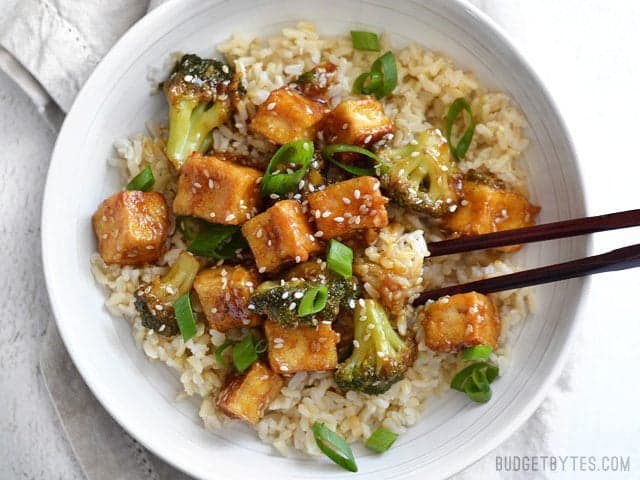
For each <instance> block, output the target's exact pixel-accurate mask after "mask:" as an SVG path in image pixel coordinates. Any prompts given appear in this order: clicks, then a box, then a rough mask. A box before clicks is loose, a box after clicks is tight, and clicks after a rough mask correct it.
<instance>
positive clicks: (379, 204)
mask: <svg viewBox="0 0 640 480" xmlns="http://www.w3.org/2000/svg"><path fill="white" fill-rule="evenodd" d="M307 199H308V200H309V207H310V209H311V213H312V214H313V216H314V218H315V222H316V227H317V229H318V234H320V232H322V234H320V235H321V236H322V238H325V239H330V238H334V237H346V236H349V235H350V234H353V233H355V232H357V231H358V230H365V229H370V228H382V227H385V226H386V225H387V224H388V223H389V218H388V217H387V209H386V207H385V205H386V204H387V202H388V201H389V200H388V199H387V198H385V197H384V196H382V194H381V193H380V181H379V180H378V179H377V178H374V177H356V178H352V179H351V180H347V181H345V182H338V183H334V184H333V185H330V186H328V187H327V188H325V189H324V190H321V191H317V192H314V193H311V194H309V195H308V196H307Z"/></svg>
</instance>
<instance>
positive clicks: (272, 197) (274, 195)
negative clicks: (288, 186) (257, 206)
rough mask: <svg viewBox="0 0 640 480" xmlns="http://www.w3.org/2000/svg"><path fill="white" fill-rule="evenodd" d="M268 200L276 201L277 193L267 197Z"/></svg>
mask: <svg viewBox="0 0 640 480" xmlns="http://www.w3.org/2000/svg"><path fill="white" fill-rule="evenodd" d="M269 198H270V199H271V200H277V199H279V198H280V195H278V194H277V193H272V194H271V195H269Z"/></svg>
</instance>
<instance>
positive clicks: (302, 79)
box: [296, 70, 316, 83]
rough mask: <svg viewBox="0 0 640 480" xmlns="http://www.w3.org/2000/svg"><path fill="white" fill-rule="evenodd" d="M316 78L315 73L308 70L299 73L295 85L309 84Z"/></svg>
mask: <svg viewBox="0 0 640 480" xmlns="http://www.w3.org/2000/svg"><path fill="white" fill-rule="evenodd" d="M315 78H316V72H314V71H313V70H308V71H306V72H304V73H301V74H300V75H299V76H298V78H297V79H296V83H311V82H313V81H314V80H315Z"/></svg>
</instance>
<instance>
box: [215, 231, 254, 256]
mask: <svg viewBox="0 0 640 480" xmlns="http://www.w3.org/2000/svg"><path fill="white" fill-rule="evenodd" d="M248 247H249V243H248V242H247V239H246V238H244V236H243V235H242V231H241V230H240V228H238V229H237V230H236V231H235V233H234V234H233V235H231V236H230V237H227V238H226V239H224V240H222V242H220V244H219V245H218V246H217V247H216V248H215V249H214V251H213V253H212V254H211V256H212V257H213V258H217V259H218V260H229V259H231V258H235V257H236V256H237V255H238V253H240V252H241V251H242V250H245V249H246V248H248Z"/></svg>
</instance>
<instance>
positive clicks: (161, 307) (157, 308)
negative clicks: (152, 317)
mask: <svg viewBox="0 0 640 480" xmlns="http://www.w3.org/2000/svg"><path fill="white" fill-rule="evenodd" d="M156 310H158V311H159V312H161V311H162V310H164V307H163V306H162V305H156Z"/></svg>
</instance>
